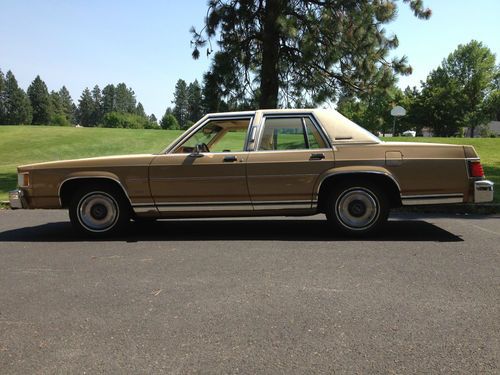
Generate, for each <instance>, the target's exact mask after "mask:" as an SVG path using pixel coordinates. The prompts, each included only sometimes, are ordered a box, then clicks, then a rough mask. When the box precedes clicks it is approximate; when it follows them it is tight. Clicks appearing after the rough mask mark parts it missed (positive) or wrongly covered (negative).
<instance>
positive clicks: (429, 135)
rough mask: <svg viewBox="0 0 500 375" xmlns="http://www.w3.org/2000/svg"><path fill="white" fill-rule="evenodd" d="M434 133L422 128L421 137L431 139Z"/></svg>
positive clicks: (429, 129)
mask: <svg viewBox="0 0 500 375" xmlns="http://www.w3.org/2000/svg"><path fill="white" fill-rule="evenodd" d="M433 136H434V132H433V131H432V129H431V128H428V127H425V128H422V137H433Z"/></svg>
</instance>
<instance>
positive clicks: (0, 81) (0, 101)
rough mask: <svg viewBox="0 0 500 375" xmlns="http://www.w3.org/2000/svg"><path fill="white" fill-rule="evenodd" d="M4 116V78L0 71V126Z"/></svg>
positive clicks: (0, 70)
mask: <svg viewBox="0 0 500 375" xmlns="http://www.w3.org/2000/svg"><path fill="white" fill-rule="evenodd" d="M5 114H6V109H5V76H4V75H3V72H2V69H0V125H3V124H4V119H5Z"/></svg>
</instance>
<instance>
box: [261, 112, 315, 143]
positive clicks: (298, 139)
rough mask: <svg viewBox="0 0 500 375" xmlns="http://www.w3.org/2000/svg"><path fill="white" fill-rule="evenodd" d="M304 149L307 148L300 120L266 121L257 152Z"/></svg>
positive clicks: (278, 119)
mask: <svg viewBox="0 0 500 375" xmlns="http://www.w3.org/2000/svg"><path fill="white" fill-rule="evenodd" d="M305 148H307V146H306V138H305V135H304V127H303V126H302V118H300V117H291V118H268V119H266V121H265V123H264V132H263V133H262V137H261V141H260V145H259V150H300V149H305Z"/></svg>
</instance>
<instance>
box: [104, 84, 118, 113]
mask: <svg viewBox="0 0 500 375" xmlns="http://www.w3.org/2000/svg"><path fill="white" fill-rule="evenodd" d="M115 110H116V105H115V86H114V85H106V86H105V87H104V88H103V89H102V111H103V112H104V113H105V114H106V113H109V112H113V111H115Z"/></svg>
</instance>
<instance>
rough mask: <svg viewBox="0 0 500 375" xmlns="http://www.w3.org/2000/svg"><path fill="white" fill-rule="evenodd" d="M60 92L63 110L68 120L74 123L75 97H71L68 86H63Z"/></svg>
mask: <svg viewBox="0 0 500 375" xmlns="http://www.w3.org/2000/svg"><path fill="white" fill-rule="evenodd" d="M58 94H59V97H60V98H61V104H62V112H63V113H64V116H65V117H66V120H68V122H70V123H72V124H73V123H75V121H76V119H75V113H74V109H73V106H74V104H73V99H72V98H71V95H70V93H69V91H68V89H67V88H66V86H63V87H61V89H60V90H59V93H58Z"/></svg>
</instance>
